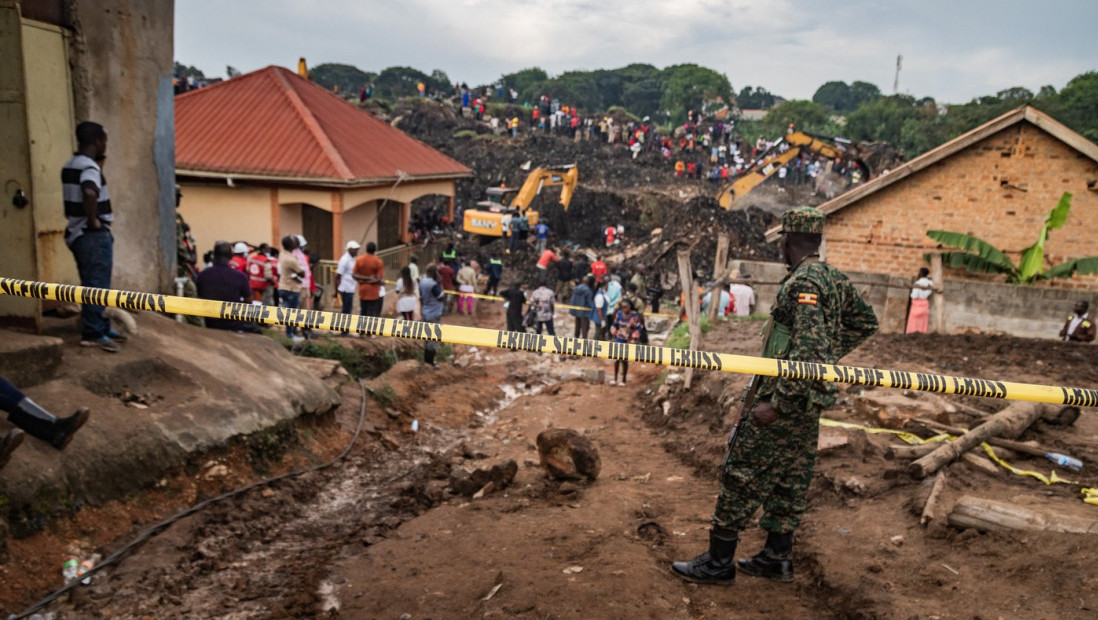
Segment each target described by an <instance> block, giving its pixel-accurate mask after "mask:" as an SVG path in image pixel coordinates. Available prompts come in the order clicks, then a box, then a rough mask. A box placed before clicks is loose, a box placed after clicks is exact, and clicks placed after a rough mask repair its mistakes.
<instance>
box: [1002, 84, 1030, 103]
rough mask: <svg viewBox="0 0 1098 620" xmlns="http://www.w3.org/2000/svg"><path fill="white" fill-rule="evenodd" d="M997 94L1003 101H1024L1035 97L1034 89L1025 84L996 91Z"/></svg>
mask: <svg viewBox="0 0 1098 620" xmlns="http://www.w3.org/2000/svg"><path fill="white" fill-rule="evenodd" d="M995 96H996V97H997V98H998V99H999V100H1001V101H1015V102H1018V103H1024V102H1026V101H1031V100H1032V99H1033V91H1032V90H1030V89H1028V88H1025V87H1024V86H1011V87H1010V88H1004V89H1003V90H1001V91H999V92H997V93H995Z"/></svg>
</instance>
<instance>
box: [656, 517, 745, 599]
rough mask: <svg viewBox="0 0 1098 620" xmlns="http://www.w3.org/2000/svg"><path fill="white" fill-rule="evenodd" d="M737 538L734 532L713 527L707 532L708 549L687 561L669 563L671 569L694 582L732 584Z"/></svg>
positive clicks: (677, 574)
mask: <svg viewBox="0 0 1098 620" xmlns="http://www.w3.org/2000/svg"><path fill="white" fill-rule="evenodd" d="M738 540H739V536H737V535H736V533H735V532H729V531H728V530H719V529H716V528H714V529H712V530H710V532H709V551H706V552H705V553H703V554H701V555H699V556H698V557H696V558H694V559H693V560H690V561H689V562H675V563H674V564H672V565H671V571H672V572H673V573H675V575H676V576H678V577H680V578H682V579H685V580H687V581H693V582H694V583H712V584H717V585H732V584H733V583H734V582H735V581H736V564H735V562H734V561H733V558H734V556H735V555H736V542H737V541H738Z"/></svg>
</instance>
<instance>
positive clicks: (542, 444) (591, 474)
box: [538, 428, 602, 481]
mask: <svg viewBox="0 0 1098 620" xmlns="http://www.w3.org/2000/svg"><path fill="white" fill-rule="evenodd" d="M538 456H539V457H541V466H542V467H543V468H545V471H546V472H547V473H548V474H549V476H550V477H552V478H556V479H558V480H582V479H586V480H588V481H593V480H595V479H597V478H598V477H599V470H600V469H601V468H602V461H601V460H600V459H599V451H598V450H596V449H595V446H594V444H592V443H591V440H589V439H587V438H586V437H584V436H583V435H580V434H579V433H577V432H576V431H574V430H572V429H568V428H551V429H549V430H546V431H542V432H541V433H539V434H538Z"/></svg>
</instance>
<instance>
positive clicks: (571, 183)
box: [511, 164, 579, 212]
mask: <svg viewBox="0 0 1098 620" xmlns="http://www.w3.org/2000/svg"><path fill="white" fill-rule="evenodd" d="M578 180H579V172H578V170H577V168H576V165H575V164H569V165H567V166H542V167H540V168H536V169H534V170H533V171H532V172H531V173H530V174H529V176H527V177H526V182H525V183H523V184H522V188H521V189H519V192H518V195H517V196H515V199H514V200H513V201H511V206H513V207H515V208H516V209H518V210H519V212H524V211H526V210H527V209H529V208H530V204H531V203H532V202H533V201H534V198H535V197H536V196H537V195H538V194H540V193H541V188H542V187H546V186H548V187H552V186H555V185H560V186H562V187H561V191H560V204H561V206H563V207H564V210H565V211H567V210H568V205H569V204H570V203H571V202H572V192H574V191H575V190H576V182H577V181H578Z"/></svg>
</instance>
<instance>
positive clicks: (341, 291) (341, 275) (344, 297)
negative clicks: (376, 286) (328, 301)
mask: <svg viewBox="0 0 1098 620" xmlns="http://www.w3.org/2000/svg"><path fill="white" fill-rule="evenodd" d="M360 247H362V246H360V245H359V244H358V242H357V241H355V240H354V239H352V240H350V241H348V242H347V251H346V252H344V253H343V256H340V257H339V264H337V265H336V273H335V276H336V277H335V285H336V287H335V288H336V290H335V296H336V297H338V298H339V301H340V302H341V303H342V304H343V309H342V310H341V312H343V314H351V313H352V312H353V310H352V309H353V308H354V303H355V293H356V292H357V291H358V283H357V282H355V276H354V272H355V255H356V254H358V249H359V248H360Z"/></svg>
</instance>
